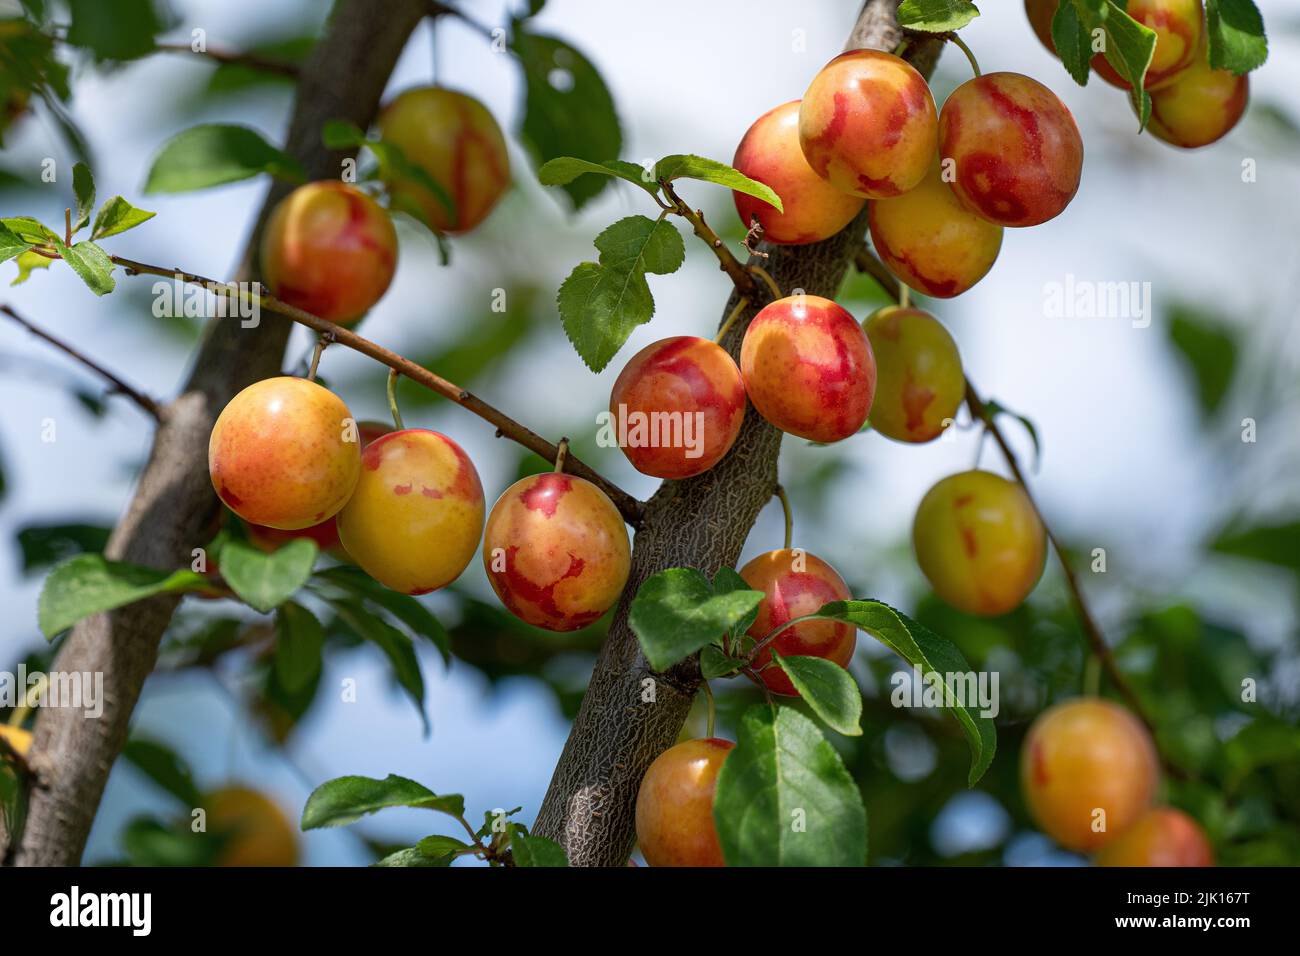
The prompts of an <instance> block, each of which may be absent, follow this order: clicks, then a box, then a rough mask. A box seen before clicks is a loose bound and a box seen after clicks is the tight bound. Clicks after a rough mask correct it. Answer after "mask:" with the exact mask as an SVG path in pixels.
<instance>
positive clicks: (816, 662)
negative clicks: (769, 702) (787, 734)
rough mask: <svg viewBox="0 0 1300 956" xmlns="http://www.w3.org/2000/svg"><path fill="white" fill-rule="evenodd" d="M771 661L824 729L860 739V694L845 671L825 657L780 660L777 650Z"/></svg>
mask: <svg viewBox="0 0 1300 956" xmlns="http://www.w3.org/2000/svg"><path fill="white" fill-rule="evenodd" d="M772 658H773V660H775V661H776V663H777V665H778V666H779V667H780V668H781V669H782V670H783V671H785V672H786V674H787V675H788V676H789V677H790V683H791V684H793V685H794V689H795V690H797V691H798V692H799V696H800V697H802V698H803V699H804V702H805V703H806V704H807V705H808V706H809V707H811V708H812V712H813V713H814V714H816V715H817V716H818V717H820V718H821V719H822V722H823V723H825V724H826V726H827V727H830V728H831V729H832V730H838V731H839V732H840V733H842V734H844V735H845V736H846V737H859V736H861V735H862V727H861V725H860V724H859V721H860V720H861V719H862V692H861V691H860V690H858V685H857V683H856V682H855V681H854V680H853V677H852V676H851V675H850V674H849V672H848V671H846V670H845V669H844V668H843V667H840V665H839V664H836V663H835V662H834V661H828V660H826V659H825V658H824V657H802V656H796V657H782V656H781V655H780V654H778V653H777V651H776V648H773V649H772Z"/></svg>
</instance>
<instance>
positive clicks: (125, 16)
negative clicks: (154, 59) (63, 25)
mask: <svg viewBox="0 0 1300 956" xmlns="http://www.w3.org/2000/svg"><path fill="white" fill-rule="evenodd" d="M68 13H69V14H70V17H71V23H70V25H69V26H68V35H67V41H68V43H70V44H72V45H73V46H82V47H86V48H87V49H89V50H90V51H91V52H92V53H94V55H95V58H96V59H97V60H133V59H135V58H136V57H141V56H144V55H145V54H147V53H150V52H152V51H153V49H154V37H155V36H156V35H157V34H159V33H160V32H162V29H163V24H162V22H161V21H160V20H159V19H158V11H157V10H156V9H154V3H153V0H113V2H111V3H109V2H106V0H68Z"/></svg>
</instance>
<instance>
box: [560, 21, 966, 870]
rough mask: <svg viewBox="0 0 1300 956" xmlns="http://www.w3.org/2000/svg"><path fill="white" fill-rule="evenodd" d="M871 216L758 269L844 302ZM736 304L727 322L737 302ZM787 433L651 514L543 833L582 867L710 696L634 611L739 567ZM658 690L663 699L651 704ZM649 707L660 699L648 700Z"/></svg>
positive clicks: (746, 438)
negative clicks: (677, 584) (643, 593)
mask: <svg viewBox="0 0 1300 956" xmlns="http://www.w3.org/2000/svg"><path fill="white" fill-rule="evenodd" d="M897 6H898V0H867V3H866V4H865V5H864V7H863V10H862V14H861V15H860V17H859V18H858V22H857V24H856V25H855V26H854V28H853V31H852V33H851V34H850V36H849V41H848V43H847V44H846V46H845V49H858V48H863V47H870V48H873V49H879V50H893V49H894V48H895V47H896V46H897V45H898V42H899V40H900V39H901V38H902V34H901V32H900V30H899V28H898V25H897V20H896V18H895V10H896V8H897ZM941 47H942V43H941V41H937V40H934V39H930V38H921V37H914V38H913V40H912V43H911V44H910V45H909V49H908V51H907V53H906V57H907V59H908V60H910V61H911V62H912V63H913V64H914V65H915V66H916V67H917V68H918V69H920V70H921V71H922V72H923V73H926V74H928V73H929V72H930V70H932V69H933V67H934V63H935V60H936V59H937V58H938V53H939V49H940V48H941ZM865 232H866V211H865V209H864V210H863V212H862V214H861V215H859V216H858V217H857V218H856V219H855V220H854V221H853V222H852V223H850V224H849V225H848V227H846V228H845V229H844V230H843V231H842V232H841V233H839V234H838V235H836V236H833V237H831V238H830V239H828V240H826V241H825V242H820V243H816V244H814V245H809V246H797V247H789V246H770V245H764V246H763V247H762V251H764V252H767V253H768V254H769V256H770V258H767V259H764V260H759V262H760V264H761V265H763V266H764V268H766V269H767V271H768V272H769V273H770V274H771V275H772V278H773V279H775V280H776V283H777V285H778V286H780V288H781V289H782V291H783V292H785V293H786V294H791V293H792V292H793V291H794V290H796V289H802V290H804V291H805V292H806V293H808V294H809V295H820V296H825V297H827V298H833V297H834V296H835V294H836V292H838V290H839V287H840V284H841V282H842V281H843V279H844V275H845V273H846V272H847V270H848V268H849V265H850V264H851V263H852V261H853V258H854V255H855V253H856V252H857V250H858V249H859V247H860V246H861V244H862V241H863V236H864V234H865ZM737 299H738V297H737V295H736V293H734V292H733V293H732V295H731V297H730V298H729V299H728V300H727V304H726V308H725V309H724V310H723V313H722V314H723V315H724V316H726V315H729V314H730V312H731V310H732V308H733V307H734V306H735V305H736V302H737ZM757 311H758V307H757V306H755V307H751V308H748V309H746V311H745V312H744V313H743V314H742V315H741V317H740V318H739V319H738V320H737V321H736V323H735V325H733V326H732V328H731V330H730V331H729V332H728V333H727V337H726V339H725V340H724V344H725V345H726V347H727V348H728V349H729V350H730V351H731V353H732V354H733V355H737V356H738V355H739V352H740V342H741V340H742V338H743V337H744V333H745V329H746V328H747V327H748V325H749V321H750V319H752V318H753V317H754V315H755V314H756V313H757ZM780 450H781V432H779V431H777V430H776V429H775V428H773V427H772V426H771V425H769V424H768V423H767V422H765V421H764V420H763V419H762V418H761V417H760V416H759V415H758V413H757V412H755V411H754V409H753V408H752V407H750V408H749V409H748V411H747V413H746V416H745V424H744V426H743V427H742V428H741V432H740V437H739V438H738V439H737V440H736V445H735V447H734V448H732V450H731V451H730V452H729V453H728V455H727V457H726V458H724V459H723V460H722V461H721V462H719V463H718V465H717V466H716V467H714V468H713V469H712V470H710V471H708V472H705V473H704V474H703V475H700V476H698V477H696V478H690V479H687V480H685V481H666V482H664V483H663V485H662V486H661V487H660V489H659V491H658V492H657V493H656V494H655V496H654V497H653V498H651V499H650V501H649V502H648V504H647V507H646V511H645V516H644V518H643V521H642V524H641V528H640V530H639V531H638V532H637V535H636V541H635V547H634V549H633V554H632V574H631V577H630V578H629V580H628V585H627V589H626V590H625V591H624V593H623V600H622V601H621V603H620V604H619V607H618V611H617V614H616V617H615V619H614V623H613V626H612V627H611V629H610V633H609V637H608V638H607V639H606V642H605V645H604V647H603V648H602V649H601V653H600V657H599V659H598V660H597V661H596V667H595V671H594V672H593V674H592V677H591V683H590V685H589V686H588V688H587V693H586V696H584V697H583V701H582V706H581V708H580V709H579V711H578V716H577V719H576V720H575V721H574V723H573V728H572V729H571V730H570V731H569V739H568V741H567V742H566V743H565V746H564V752H563V753H562V754H561V756H560V762H559V764H558V765H557V766H556V768H555V774H554V776H553V777H552V779H551V785H550V788H549V789H548V790H547V793H546V798H545V800H544V801H543V803H542V807H541V810H540V812H539V813H538V816H537V822H536V825H535V830H536V832H537V833H538V835H540V836H546V837H550V838H551V839H553V840H557V841H559V842H560V843H561V845H563V847H564V849H565V851H566V852H567V853H568V856H569V861H570V863H572V864H573V865H575V866H619V865H622V864H623V863H624V862H626V860H627V858H628V855H629V854H630V853H631V851H632V845H633V842H634V840H635V836H636V834H635V829H634V811H635V805H636V794H637V789H638V787H639V786H640V784H641V778H642V777H643V776H644V775H645V771H646V768H647V767H649V765H650V763H651V761H653V760H654V759H655V757H657V756H658V755H659V754H661V753H662V752H663V751H664V750H666V749H667V748H668V747H670V746H672V744H673V743H674V742H676V740H677V735H678V734H679V733H680V732H681V729H682V725H683V723H684V722H685V720H686V714H687V711H688V710H689V709H690V706H691V701H692V699H693V698H694V696H695V693H696V690H697V689H698V687H699V682H700V677H699V668H698V666H697V664H696V662H695V661H694V660H691V661H688V662H686V663H684V664H682V665H679V666H678V667H676V668H674V669H673V670H671V671H670V672H668V673H665V674H655V673H654V672H653V671H652V670H651V669H650V666H649V664H647V663H646V660H645V658H644V657H643V656H642V654H641V650H640V647H639V645H638V644H637V639H636V635H635V634H633V633H632V630H631V628H629V627H628V623H627V613H628V605H629V604H630V602H631V600H632V598H633V597H634V596H635V595H636V592H637V589H638V588H639V587H640V586H641V582H642V581H644V580H645V579H646V578H647V577H649V576H650V575H652V574H654V573H655V572H657V571H661V570H663V569H664V568H672V567H693V568H699V569H700V570H702V571H704V572H705V573H706V574H708V575H710V576H712V574H713V572H714V571H716V570H717V569H718V568H719V567H722V566H724V565H725V566H727V567H733V566H734V565H735V563H736V560H737V559H738V558H739V556H740V551H741V548H742V546H743V545H744V543H745V538H746V537H747V536H748V534H749V530H750V528H752V527H753V525H754V521H755V519H756V518H757V517H758V512H759V510H760V509H761V508H762V507H763V506H764V505H765V504H766V503H767V502H768V501H769V500H770V499H771V497H772V495H773V494H774V493H775V490H776V482H777V474H776V463H777V456H778V454H779V453H780ZM647 686H650V687H652V688H653V694H647V692H646V689H647ZM647 698H650V699H647Z"/></svg>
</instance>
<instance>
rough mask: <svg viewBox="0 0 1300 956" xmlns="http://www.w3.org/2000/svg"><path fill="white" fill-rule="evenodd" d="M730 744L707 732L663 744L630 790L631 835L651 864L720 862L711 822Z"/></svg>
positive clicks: (690, 864)
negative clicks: (633, 803)
mask: <svg viewBox="0 0 1300 956" xmlns="http://www.w3.org/2000/svg"><path fill="white" fill-rule="evenodd" d="M733 747H735V744H733V743H732V742H731V741H729V740H719V739H718V738H716V737H710V738H707V739H703V740H687V741H684V742H682V743H680V744H677V745H676V746H673V747H669V748H668V749H667V750H665V751H664V752H663V753H661V754H660V755H659V756H658V757H657V758H656V759H655V761H654V763H652V764H650V769H648V770H647V771H646V773H645V777H644V778H642V780H641V789H640V790H639V791H638V792H637V795H636V838H637V843H638V844H639V845H640V847H641V853H642V854H643V855H644V856H645V861H646V863H648V864H650V865H651V866H726V863H725V861H724V860H723V858H722V846H721V844H720V843H719V842H718V830H717V827H716V826H715V825H714V822H713V793H714V790H715V789H716V787H717V781H718V771H719V770H721V769H722V762H723V761H724V760H726V759H727V754H728V753H730V752H731V749H732V748H733Z"/></svg>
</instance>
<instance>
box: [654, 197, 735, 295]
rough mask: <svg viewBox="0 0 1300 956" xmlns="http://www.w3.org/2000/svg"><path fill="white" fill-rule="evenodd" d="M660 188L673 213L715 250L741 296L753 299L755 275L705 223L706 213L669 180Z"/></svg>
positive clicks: (721, 265) (723, 269)
mask: <svg viewBox="0 0 1300 956" xmlns="http://www.w3.org/2000/svg"><path fill="white" fill-rule="evenodd" d="M659 187H660V188H661V189H662V190H663V191H664V196H666V197H667V199H668V202H669V203H670V204H671V209H672V211H673V212H675V213H676V214H677V215H679V216H681V217H682V218H683V219H685V220H686V221H687V222H689V223H690V224H691V228H692V229H693V230H694V231H695V235H697V236H699V238H700V239H701V240H703V241H704V242H705V243H706V244H707V245H708V247H709V248H710V249H712V250H713V254H714V255H715V256H717V257H718V265H719V267H720V268H721V269H722V271H723V272H725V273H726V274H727V275H728V276H729V277H730V278H731V281H732V284H733V285H735V287H736V291H737V292H739V293H740V294H741V295H747V296H750V297H751V298H752V297H753V295H754V293H755V292H756V291H757V289H756V287H755V286H756V284H755V282H754V277H753V275H751V274H750V273H749V272H747V271H746V270H745V267H744V266H743V265H742V264H741V262H740V260H739V259H737V258H736V257H735V255H734V254H733V253H732V251H731V250H730V249H728V248H727V244H726V243H725V242H723V241H722V238H721V237H720V236H719V235H718V234H717V233H716V232H714V231H713V228H712V227H711V226H710V225H709V224H708V223H707V222H705V221H704V213H702V212H701V211H700V210H698V209H692V208H691V207H690V206H688V205H686V203H685V202H683V201H682V198H681V197H680V196H678V195H677V192H676V190H674V189H673V186H672V183H670V182H668V180H666V179H661V180H659Z"/></svg>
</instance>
